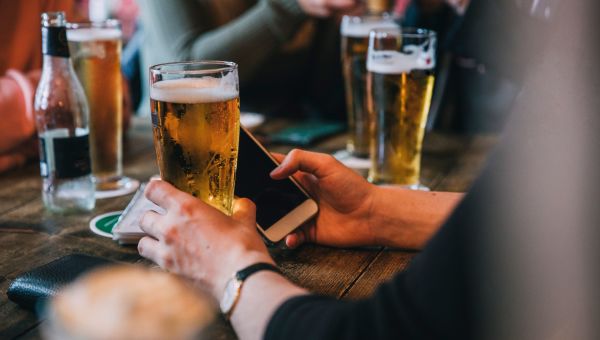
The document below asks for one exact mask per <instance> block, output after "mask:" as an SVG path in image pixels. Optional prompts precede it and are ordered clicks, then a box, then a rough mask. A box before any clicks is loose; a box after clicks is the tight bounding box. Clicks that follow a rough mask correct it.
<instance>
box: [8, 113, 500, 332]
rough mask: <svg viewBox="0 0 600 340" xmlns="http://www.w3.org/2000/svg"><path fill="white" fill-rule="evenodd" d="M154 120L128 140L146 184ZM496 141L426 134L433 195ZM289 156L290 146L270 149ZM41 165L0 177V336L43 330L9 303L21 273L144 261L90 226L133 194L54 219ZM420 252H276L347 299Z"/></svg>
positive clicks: (290, 273) (128, 160)
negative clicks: (92, 260) (72, 264)
mask: <svg viewBox="0 0 600 340" xmlns="http://www.w3.org/2000/svg"><path fill="white" fill-rule="evenodd" d="M148 121H149V119H139V118H138V119H134V121H133V124H132V128H131V129H130V131H129V133H128V138H127V139H126V141H125V143H124V144H125V155H124V159H125V167H124V169H125V174H126V175H128V176H130V177H134V178H137V179H139V180H141V181H145V180H147V179H148V178H149V177H150V176H151V175H153V174H156V173H157V168H156V164H155V158H154V149H153V146H152V134H151V128H150V125H149V122H148ZM285 125H286V122H284V121H273V122H270V123H269V124H266V125H265V126H263V127H261V130H262V131H263V132H269V131H272V130H276V129H278V128H281V127H282V126H285ZM495 140H496V139H495V138H494V137H493V136H476V137H464V136H462V137H461V136H450V135H444V134H439V133H429V134H428V135H427V136H426V138H425V145H424V155H423V169H422V179H423V183H424V184H425V185H427V186H429V187H430V188H433V189H436V190H448V191H465V190H466V189H467V188H468V186H469V185H470V183H471V182H472V180H473V179H474V177H475V176H476V174H477V172H478V171H479V169H480V167H481V165H482V163H483V162H484V160H485V157H486V155H487V152H488V150H489V149H490V148H491V147H492V146H493V145H494V144H495ZM344 143H345V136H343V135H339V136H335V137H332V138H329V139H327V140H325V141H323V142H321V143H319V144H318V145H317V146H316V147H314V148H313V149H315V150H319V151H323V152H333V151H336V150H339V149H340V148H342V147H343V145H344ZM270 149H271V150H272V151H278V152H285V151H287V150H289V149H290V147H287V146H271V147H270ZM40 184H41V180H40V176H39V168H38V165H37V164H31V165H29V166H27V167H26V168H24V169H19V170H17V171H13V172H11V173H8V174H4V175H0V338H1V339H5V338H39V330H38V329H39V328H38V326H39V324H40V322H39V321H38V320H37V319H36V317H35V315H33V313H30V312H28V311H26V310H24V309H21V308H20V307H19V306H17V305H16V304H14V303H13V302H11V301H9V300H8V298H7V296H6V290H7V288H8V285H9V283H10V281H11V280H13V279H14V278H15V277H16V276H17V275H19V274H20V273H22V272H24V271H27V270H29V269H31V268H34V267H36V266H39V265H42V264H45V263H48V262H50V261H52V260H54V259H57V258H59V257H61V256H64V255H67V254H71V253H85V254H90V255H95V256H100V257H106V258H110V259H113V260H117V261H125V262H142V263H147V262H146V261H144V260H142V259H141V258H140V257H139V255H138V254H137V251H136V248H135V247H123V246H119V245H118V244H117V243H115V242H113V241H112V240H110V239H108V238H103V237H99V236H97V235H95V234H93V233H92V232H91V231H90V230H89V228H88V222H89V221H90V219H91V218H92V217H93V216H96V215H99V214H101V213H104V212H109V211H114V210H122V209H123V208H124V207H125V206H126V205H127V203H128V201H129V200H130V199H131V195H128V196H125V197H119V198H113V199H104V200H99V201H97V203H96V209H95V210H94V211H93V212H92V213H90V214H85V215H75V216H57V215H52V214H50V213H48V212H46V211H45V209H44V206H43V203H42V199H41V194H40ZM415 254H416V253H415V252H412V251H403V250H390V249H383V248H371V249H334V248H328V247H321V246H315V245H306V246H303V247H301V248H300V249H297V250H293V251H289V250H278V249H274V250H272V255H273V256H274V258H275V260H276V261H277V263H278V264H279V266H280V267H281V269H282V270H283V272H284V273H285V275H286V276H287V277H288V278H289V279H290V280H292V281H293V282H295V283H297V284H299V285H301V286H303V287H306V288H308V289H310V290H311V291H314V292H317V293H320V294H326V295H330V296H334V297H337V298H344V299H355V298H360V297H365V296H368V295H369V294H370V293H371V292H372V291H373V290H374V289H375V288H376V287H377V285H378V284H379V283H381V282H383V281H385V280H387V279H388V278H390V277H391V276H393V275H394V274H395V273H397V272H399V271H402V270H403V269H404V268H406V266H407V265H408V263H409V262H410V260H411V258H412V257H413V256H415ZM216 329H217V332H218V333H220V334H219V336H218V337H219V338H223V339H229V338H235V334H234V333H233V330H232V329H231V327H230V326H229V325H228V324H226V323H225V322H224V321H221V322H219V325H217V327H216Z"/></svg>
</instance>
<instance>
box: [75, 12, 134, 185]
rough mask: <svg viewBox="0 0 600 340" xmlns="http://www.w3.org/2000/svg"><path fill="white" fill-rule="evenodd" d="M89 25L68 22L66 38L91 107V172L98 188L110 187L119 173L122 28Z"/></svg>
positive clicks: (121, 106)
mask: <svg viewBox="0 0 600 340" xmlns="http://www.w3.org/2000/svg"><path fill="white" fill-rule="evenodd" d="M91 25H92V24H91V23H90V24H89V25H85V26H83V24H70V25H69V29H68V31H67V39H68V41H69V49H70V51H71V57H72V60H73V63H74V66H75V70H76V72H77V75H78V77H79V80H80V81H81V84H82V85H83V88H84V90H85V93H86V96H87V98H88V104H89V106H90V153H91V160H92V174H93V175H94V178H95V180H96V187H97V189H98V190H112V189H117V186H118V180H119V179H120V177H121V175H122V126H121V124H122V121H123V118H122V116H123V98H122V96H123V91H122V84H121V81H122V80H121V31H120V29H119V28H118V23H115V27H92V26H91Z"/></svg>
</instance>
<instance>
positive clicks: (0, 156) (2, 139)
mask: <svg viewBox="0 0 600 340" xmlns="http://www.w3.org/2000/svg"><path fill="white" fill-rule="evenodd" d="M87 3H88V2H87V1H86V0H27V1H10V0H0V28H1V29H2V34H1V35H0V43H2V46H4V49H2V51H1V52H0V117H1V118H2V119H1V121H2V123H1V124H0V173H2V172H6V171H8V170H10V169H13V168H17V167H20V166H23V165H24V164H25V163H26V162H27V161H28V160H30V159H33V158H35V157H37V155H38V142H37V135H36V131H35V112H34V109H33V100H34V95H35V90H36V87H37V83H38V81H39V78H40V75H41V68H42V40H41V39H42V37H41V33H40V27H41V26H40V20H41V19H40V16H41V14H42V13H43V12H54V11H63V12H65V14H66V18H67V21H81V20H86V18H87V15H88V13H87V10H88V6H87ZM124 83H125V84H126V82H124ZM123 90H124V95H123V102H124V107H123V120H124V123H123V129H124V130H127V127H128V125H129V118H130V116H131V104H130V99H129V98H130V97H129V93H128V88H127V86H123Z"/></svg>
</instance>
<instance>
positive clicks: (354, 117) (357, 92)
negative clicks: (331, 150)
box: [341, 16, 395, 158]
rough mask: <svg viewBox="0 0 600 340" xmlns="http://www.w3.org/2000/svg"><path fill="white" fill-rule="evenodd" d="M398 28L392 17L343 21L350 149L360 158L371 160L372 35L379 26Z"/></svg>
mask: <svg viewBox="0 0 600 340" xmlns="http://www.w3.org/2000/svg"><path fill="white" fill-rule="evenodd" d="M394 26H395V24H394V22H393V19H392V18H391V17H389V16H363V17H358V16H345V17H344V18H343V19H342V26H341V35H342V72H343V75H344V86H345V92H346V108H347V110H348V131H349V135H348V141H347V143H346V149H347V150H348V152H350V153H351V154H352V155H354V156H356V157H364V158H368V157H369V140H370V131H369V128H370V122H371V120H370V118H369V112H368V108H367V105H366V79H367V65H366V60H367V48H368V45H369V32H370V31H371V30H372V29H374V28H377V27H394Z"/></svg>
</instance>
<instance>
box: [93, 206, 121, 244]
mask: <svg viewBox="0 0 600 340" xmlns="http://www.w3.org/2000/svg"><path fill="white" fill-rule="evenodd" d="M122 213H123V211H112V212H109V213H106V214H102V215H98V216H96V217H94V218H93V219H92V220H91V221H90V229H91V230H92V231H93V232H94V234H97V235H100V236H104V237H110V238H112V237H113V234H112V230H113V227H114V226H115V224H117V222H118V221H119V217H121V214H122Z"/></svg>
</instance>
